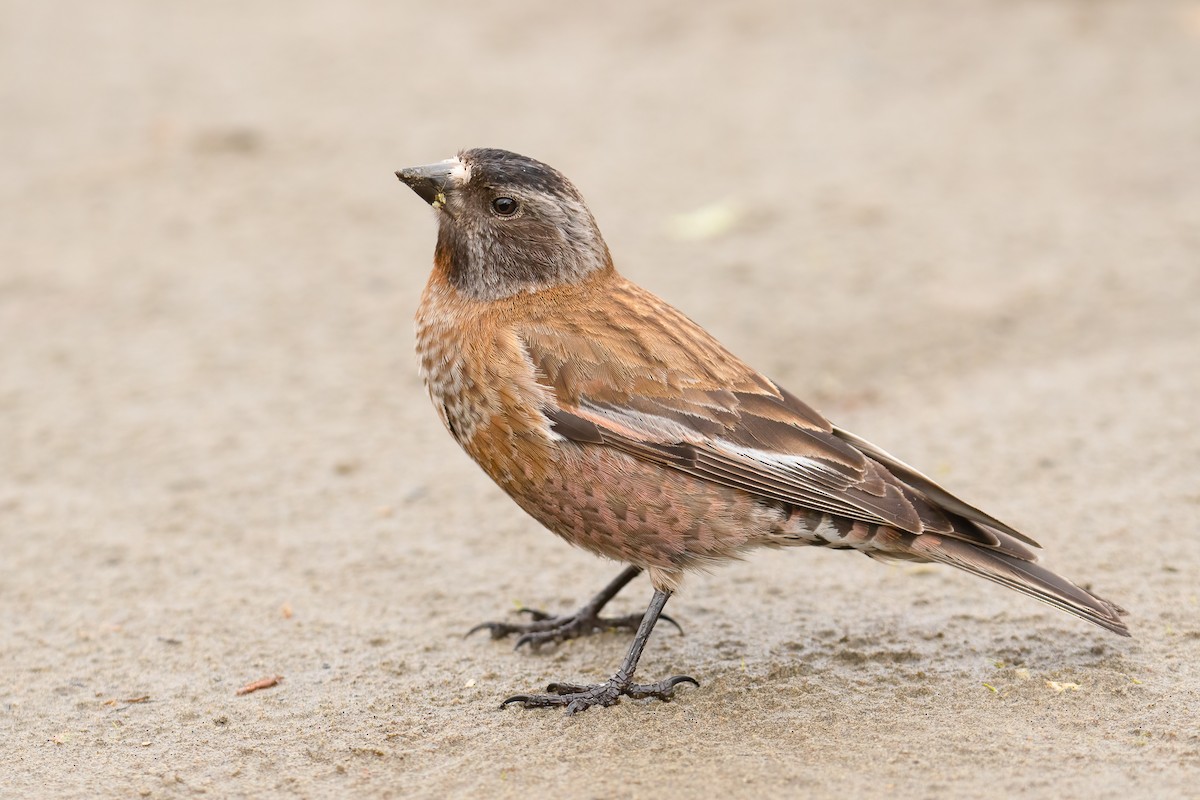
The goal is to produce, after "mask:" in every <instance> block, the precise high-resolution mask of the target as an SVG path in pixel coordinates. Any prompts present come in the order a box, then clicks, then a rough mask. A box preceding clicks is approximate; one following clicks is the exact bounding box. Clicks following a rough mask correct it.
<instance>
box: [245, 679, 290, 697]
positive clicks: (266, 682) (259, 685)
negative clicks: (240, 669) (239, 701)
mask: <svg viewBox="0 0 1200 800" xmlns="http://www.w3.org/2000/svg"><path fill="white" fill-rule="evenodd" d="M281 680H283V676H282V675H272V676H271V677H269V678H263V679H262V680H257V681H255V682H254V683H247V684H246V685H245V686H243V687H242V688H240V689H238V690H237V693H238V694H250V693H251V692H257V691H258V690H259V689H270V688H271V687H272V686H275V685H276V684H278V683H279V682H280V681H281Z"/></svg>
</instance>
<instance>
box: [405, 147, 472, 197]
mask: <svg viewBox="0 0 1200 800" xmlns="http://www.w3.org/2000/svg"><path fill="white" fill-rule="evenodd" d="M461 169H462V162H461V161H459V160H458V159H457V158H448V159H446V160H445V161H439V162H438V163H436V164H426V165H425V166H423V167H405V168H404V169H401V170H397V171H396V177H397V178H399V179H400V180H401V181H403V182H404V183H406V184H408V188H410V189H412V190H413V191H414V192H416V193H417V195H418V196H419V197H420V198H421V199H422V200H424V201H425V202H426V203H429V205H431V206H433V207H434V208H441V207H442V206H443V205H445V204H446V191H447V190H448V189H449V188H451V177H452V176H453V175H454V173H455V172H456V171H459V170H461Z"/></svg>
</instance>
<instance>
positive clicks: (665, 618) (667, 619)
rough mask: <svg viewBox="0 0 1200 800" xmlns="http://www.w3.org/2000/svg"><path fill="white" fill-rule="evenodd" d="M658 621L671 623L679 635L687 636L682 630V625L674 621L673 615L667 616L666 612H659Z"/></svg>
mask: <svg viewBox="0 0 1200 800" xmlns="http://www.w3.org/2000/svg"><path fill="white" fill-rule="evenodd" d="M658 621H659V622H669V623H671V624H672V625H674V626H675V630H677V631H679V635H680V636H687V634H686V633H684V632H683V627H682V626H681V625H680V624H679V623H678V622H676V621H675V619H674V618H673V617H669V616H667V615H666V614H659V615H658Z"/></svg>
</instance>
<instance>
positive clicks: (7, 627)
mask: <svg viewBox="0 0 1200 800" xmlns="http://www.w3.org/2000/svg"><path fill="white" fill-rule="evenodd" d="M485 145H486V146H501V147H507V148H509V149H514V150H518V151H520V152H524V153H527V154H529V155H533V156H535V157H538V158H541V159H543V160H545V161H547V162H549V163H551V164H554V165H556V166H558V167H560V168H562V169H563V170H564V171H565V172H567V174H569V175H570V176H571V177H572V178H573V179H574V180H575V182H576V183H577V184H578V185H579V186H580V187H581V188H582V190H583V191H584V193H585V194H586V196H587V197H588V198H589V201H590V203H591V206H592V209H593V211H594V212H595V214H596V216H597V217H598V219H599V221H600V223H601V226H602V228H603V230H604V231H605V233H606V236H607V238H608V242H609V244H610V246H611V248H612V250H613V252H614V254H615V256H616V259H617V263H618V265H619V267H620V268H621V269H622V270H623V271H624V272H625V273H626V274H627V275H629V276H630V277H632V278H634V279H635V280H637V281H639V282H641V283H643V284H645V285H647V286H649V287H650V288H652V289H654V290H655V291H657V292H659V293H661V294H663V295H664V296H666V297H667V298H668V299H669V300H670V301H671V302H673V303H674V304H676V305H677V306H679V307H680V308H682V309H684V310H685V311H686V312H687V313H688V314H689V315H691V316H692V317H693V318H695V319H697V320H698V321H700V322H701V323H702V324H703V325H705V326H706V327H708V328H709V329H710V330H712V331H713V332H714V333H716V334H717V335H718V336H719V337H720V338H721V339H722V340H724V341H725V342H726V343H727V344H728V345H729V346H730V347H731V348H732V349H733V350H734V351H735V352H738V353H739V354H741V355H742V356H744V357H745V358H746V359H747V360H748V361H750V362H751V363H753V364H755V365H757V366H759V367H760V368H761V369H763V370H764V371H766V372H767V373H768V374H771V375H772V376H773V377H775V378H776V379H777V380H778V381H780V382H781V383H783V384H784V385H786V386H788V387H789V388H790V389H791V390H792V391H794V392H795V393H796V394H799V395H800V396H802V397H805V398H806V399H809V400H810V401H811V402H813V403H814V404H815V405H816V406H817V407H819V408H821V409H822V410H823V411H824V412H825V413H826V414H827V415H829V416H830V417H831V418H833V419H834V420H835V421H836V422H838V423H839V424H841V425H842V426H844V427H847V428H849V429H851V430H854V431H856V432H858V433H859V434H860V435H862V436H865V437H867V438H869V439H872V440H873V441H876V442H877V443H879V444H880V445H881V446H883V447H885V448H887V449H888V450H890V451H892V452H894V453H896V454H898V455H899V456H901V457H903V458H905V459H906V460H908V461H910V462H912V463H914V464H916V465H918V466H919V467H921V468H923V469H925V470H927V471H929V472H931V473H932V474H933V475H934V476H935V477H937V478H938V479H939V480H942V481H944V482H945V483H946V484H947V485H948V486H949V487H950V488H951V489H953V490H954V491H956V492H958V493H960V494H961V495H963V496H964V497H966V498H967V499H968V500H970V501H973V502H975V503H977V504H979V505H981V506H983V507H985V508H986V509H988V510H989V511H991V512H992V513H994V514H996V515H997V516H999V517H1000V518H1002V519H1004V520H1006V521H1009V522H1011V523H1013V524H1014V525H1016V526H1017V527H1019V528H1021V529H1023V530H1025V531H1027V532H1028V533H1029V534H1031V535H1032V536H1034V537H1035V538H1038V539H1039V540H1041V541H1042V542H1043V544H1045V545H1046V546H1047V551H1046V559H1045V560H1046V562H1047V563H1048V564H1050V565H1052V566H1054V567H1056V568H1058V569H1061V570H1062V571H1063V572H1064V573H1066V574H1067V575H1069V576H1072V577H1073V578H1075V579H1076V580H1078V581H1080V582H1083V583H1087V584H1090V585H1091V586H1092V587H1093V588H1094V589H1095V590H1096V591H1097V592H1099V593H1100V594H1102V595H1104V596H1106V597H1110V598H1112V599H1114V600H1116V601H1118V602H1120V603H1122V604H1123V605H1125V606H1127V607H1128V608H1129V609H1130V612H1131V613H1130V616H1129V618H1128V619H1129V623H1130V626H1131V628H1132V629H1133V631H1134V634H1135V638H1133V639H1132V640H1122V639H1120V638H1118V637H1115V636H1112V635H1110V634H1107V633H1105V632H1103V631H1101V630H1100V629H1098V628H1094V627H1092V626H1089V625H1087V624H1085V623H1083V622H1080V621H1078V620H1075V619H1073V618H1071V617H1068V616H1066V615H1065V614H1062V613H1059V612H1057V611H1054V610H1053V609H1050V608H1047V607H1044V606H1041V605H1038V604H1037V603H1035V602H1033V601H1031V600H1028V599H1026V598H1023V597H1020V596H1018V595H1016V594H1014V593H1011V592H1008V591H1006V590H1003V589H1001V588H998V587H994V586H992V585H990V584H985V583H984V582H982V581H979V580H977V579H974V578H971V577H969V576H966V575H962V574H957V573H954V572H952V571H951V570H948V569H943V568H931V567H915V568H914V567H907V568H906V567H888V566H881V565H879V564H875V563H872V562H871V561H869V560H868V559H866V558H862V557H860V556H857V555H854V554H845V553H836V552H826V551H815V550H814V551H807V550H795V551H789V552H770V553H763V554H760V555H757V556H754V557H752V558H750V559H748V560H747V561H746V562H745V563H742V564H737V565H733V566H731V567H729V568H726V569H723V570H720V571H718V572H715V573H713V574H702V575H695V576H693V577H692V578H691V579H690V581H689V583H688V584H687V585H686V586H685V589H684V591H683V592H682V593H681V594H680V595H678V596H677V597H675V598H673V599H672V602H671V604H670V606H669V608H668V611H669V612H670V613H671V614H673V615H674V616H675V617H676V618H677V619H678V620H679V621H680V623H681V624H682V625H683V626H684V628H685V630H686V635H685V636H680V635H678V634H675V633H673V632H671V631H670V630H660V631H658V632H656V634H655V636H654V637H653V639H652V641H651V643H650V647H649V649H648V651H647V655H646V657H645V659H644V660H643V669H644V674H645V675H647V676H661V675H665V674H672V673H675V672H687V673H690V674H693V675H695V676H696V677H697V678H699V679H700V681H701V683H702V686H701V688H699V689H684V690H682V692H681V696H680V697H679V699H678V700H677V701H676V702H674V703H671V704H657V703H649V704H647V703H634V702H625V703H622V704H621V705H619V706H617V707H615V708H612V709H607V710H598V711H592V712H589V713H587V714H584V715H580V716H578V717H575V718H566V717H565V716H563V715H561V714H560V713H557V712H527V711H522V710H519V709H515V708H510V709H507V710H500V708H499V707H498V703H499V701H500V700H501V699H502V698H504V697H505V696H507V695H509V694H512V693H514V692H519V691H528V690H533V689H538V688H540V687H541V685H542V684H544V683H546V682H547V681H550V680H555V679H565V680H579V679H589V680H594V679H602V678H604V677H606V676H607V675H608V674H609V673H610V671H611V670H612V669H613V668H614V667H615V666H616V664H617V662H618V661H619V659H620V657H621V655H622V654H623V653H624V650H625V647H626V645H627V641H628V637H627V636H625V635H621V634H607V635H603V636H597V637H593V638H591V639H588V640H585V641H577V642H572V643H568V644H566V645H564V646H562V647H560V648H558V649H557V650H548V651H544V652H542V653H528V652H521V653H514V652H513V651H512V647H511V643H505V642H492V641H489V640H488V639H487V638H486V637H482V636H481V637H476V638H471V639H464V638H463V637H462V633H463V632H464V631H465V630H466V629H468V628H469V627H470V626H471V625H473V624H474V623H476V622H478V621H480V620H483V619H494V618H511V619H515V614H514V613H513V610H514V603H526V604H530V605H537V606H542V607H547V608H551V609H555V610H566V609H570V608H574V607H575V606H576V605H577V604H578V603H579V602H581V601H582V600H583V599H584V598H585V597H587V596H589V595H590V594H591V593H592V592H594V591H595V590H596V589H598V588H599V587H600V586H602V585H603V584H604V583H605V582H607V581H608V580H609V578H611V577H612V576H613V575H615V574H616V572H617V570H618V567H617V565H614V564H609V563H605V562H602V561H600V560H598V559H596V558H594V557H592V556H590V555H588V554H587V553H584V552H582V551H578V550H573V549H571V548H569V547H568V546H566V545H565V544H563V543H562V542H560V541H559V540H558V539H556V538H555V537H553V536H551V535H549V534H547V533H546V532H545V531H543V530H541V529H539V528H538V526H537V525H536V524H535V523H533V522H532V521H531V520H530V519H528V518H526V517H525V516H524V515H523V514H522V512H520V511H519V510H518V509H517V508H516V507H515V506H514V505H512V504H511V503H510V502H509V501H508V500H507V498H505V497H504V496H503V495H502V494H501V492H500V491H499V490H498V489H497V488H495V487H494V486H493V485H492V484H491V483H490V482H489V481H488V480H487V479H486V478H485V477H484V476H483V475H482V473H480V472H479V471H478V469H477V468H476V467H475V466H474V465H473V464H471V463H470V462H469V460H468V459H467V457H466V456H465V455H463V454H462V453H461V452H460V451H459V450H458V449H457V447H456V446H455V445H454V443H453V442H452V441H451V440H450V438H449V437H448V436H447V435H446V434H445V433H444V432H443V431H442V430H441V429H440V426H439V425H438V423H437V421H436V418H435V416H434V413H433V411H432V409H431V408H430V407H429V404H428V401H427V400H426V398H425V394H424V391H423V389H422V387H421V386H420V382H419V380H418V378H417V376H416V364H415V359H414V357H413V355H412V326H411V318H412V314H413V312H414V310H415V307H416V304H417V298H418V294H419V292H420V289H421V287H422V285H423V283H424V280H425V277H426V274H427V271H428V265H429V260H430V257H431V254H432V247H433V237H434V223H433V219H432V214H431V212H430V211H429V210H428V209H426V208H423V207H422V206H421V204H420V203H419V201H417V200H416V198H414V197H413V196H412V195H411V193H409V192H408V191H407V190H406V189H404V187H402V186H400V185H398V184H397V182H396V180H395V178H394V177H393V176H392V174H391V171H392V170H393V169H396V168H399V167H401V166H406V165H409V164H413V163H420V162H425V161H432V160H435V159H439V158H444V157H447V156H449V155H451V154H453V153H454V152H455V151H456V150H457V149H459V148H461V147H468V146H485ZM0 152H2V153H3V158H2V159H0V569H2V572H0V618H2V620H3V621H2V623H0V796H3V797H14V798H16V797H21V798H25V797H137V796H142V797H161V798H177V797H193V796H197V795H205V796H208V797H250V796H254V797H270V796H290V797H306V798H307V797H312V798H320V797H396V798H401V797H431V798H434V797H437V798H441V797H456V796H457V797H487V798H490V797H519V798H535V797H558V798H575V797H581V798H613V797H617V798H624V797H633V798H656V799H657V798H676V797H688V798H691V797H739V798H740V797H751V798H754V797H763V798H775V797H836V798H851V797H872V796H878V797H944V798H959V797H984V796H990V797H1036V798H1043V797H1044V798H1059V797H1091V798H1121V800H1128V798H1141V797H1189V796H1190V797H1200V666H1198V665H1200V601H1198V599H1197V598H1198V594H1200V581H1198V580H1197V577H1198V575H1200V547H1198V545H1200V5H1198V4H1197V3H1196V2H1187V3H1182V4H1175V3H1168V2H1115V1H1112V2H1102V1H1100V0H1095V1H1093V0H1077V1H1075V2H1065V1H1060V0H1020V1H1018V2H1008V1H1007V0H978V1H976V0H969V1H968V2H958V3H952V2H911V3H893V2H885V0H878V2H848V3H845V2H837V1H836V0H814V1H812V2H808V1H806V2H797V3H785V2H778V3H772V2H747V3H716V2H701V3H683V2H679V3H673V4H669V3H660V2H649V3H639V2H622V3H615V4H614V3H608V4H596V5H595V6H594V7H589V6H584V5H583V4H570V3H530V2H525V1H524V0H509V2H502V3H501V2H497V3H487V4H484V3H478V4H453V3H415V2H396V3H388V2H365V1H364V2H352V3H332V2H330V3H316V2H282V1H280V2H258V1H257V0H245V1H244V2H227V1H225V0H213V1H212V2H200V3H172V2H161V0H141V1H140V2H137V1H135V0H111V1H110V2H94V3H86V2H74V3H71V2H39V1H38V0H24V1H22V0H4V2H2V3H0ZM697 212H699V214H698V215H697ZM648 597H649V587H648V584H647V583H646V582H645V580H644V579H640V580H639V581H637V582H636V583H634V584H633V585H632V586H630V588H629V589H628V590H627V592H626V594H624V595H622V596H621V597H620V598H619V599H618V600H617V601H616V602H615V603H614V606H615V608H616V609H617V610H619V611H622V612H631V611H636V610H639V609H640V608H642V607H644V604H645V602H646V600H647V599H648ZM273 675H281V676H283V680H282V681H281V682H280V683H279V684H278V685H277V686H275V687H273V688H269V689H263V690H261V691H258V692H256V693H253V694H247V695H243V696H238V695H237V694H236V691H237V689H238V688H239V687H241V686H243V685H244V684H247V683H250V682H252V681H255V680H258V679H261V678H264V677H267V676H273Z"/></svg>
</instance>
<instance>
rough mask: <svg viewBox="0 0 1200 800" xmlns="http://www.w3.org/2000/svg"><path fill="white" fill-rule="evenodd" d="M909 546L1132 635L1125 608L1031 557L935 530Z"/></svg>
mask: <svg viewBox="0 0 1200 800" xmlns="http://www.w3.org/2000/svg"><path fill="white" fill-rule="evenodd" d="M909 546H910V547H911V549H912V552H913V553H914V554H915V555H917V556H919V557H921V558H926V559H929V560H930V561H940V562H941V563H943V564H949V565H951V566H954V567H958V568H959V569H962V570H966V571H967V572H971V573H974V574H975V575H978V576H980V577H981V578H987V579H988V580H989V581H995V582H996V583H998V584H1000V585H1002V586H1007V587H1009V588H1010V589H1016V590H1017V591H1018V592H1021V593H1023V594H1027V595H1029V596H1030V597H1034V598H1036V599H1038V600H1041V601H1042V602H1043V603H1049V604H1050V605H1052V606H1054V607H1055V608H1061V609H1062V610H1063V611H1066V612H1067V613H1068V614H1074V615H1075V616H1077V617H1079V618H1081V619H1086V620H1087V621H1088V622H1092V623H1095V624H1096V625H1099V626H1100V627H1102V628H1107V629H1108V630H1110V631H1112V632H1113V633H1117V634H1120V635H1121V636H1128V635H1129V629H1128V628H1127V627H1125V623H1124V622H1122V621H1121V615H1122V614H1124V613H1125V609H1123V608H1121V607H1120V606H1118V605H1117V604H1115V603H1110V602H1109V601H1108V600H1105V599H1103V598H1101V597H1097V596H1096V595H1094V594H1092V593H1091V592H1089V591H1087V590H1085V589H1081V588H1080V587H1078V586H1076V585H1075V584H1073V583H1071V582H1070V581H1069V580H1067V579H1066V578H1064V577H1062V576H1061V575H1057V574H1055V573H1053V572H1051V571H1050V570H1048V569H1046V568H1045V567H1041V566H1038V565H1037V564H1034V563H1033V562H1031V561H1024V560H1022V559H1019V558H1014V557H1013V556H1010V555H1006V554H1004V553H1001V552H998V551H996V550H989V549H987V548H985V547H980V546H977V545H973V544H970V543H969V542H964V541H961V540H958V539H950V538H946V537H942V536H936V535H931V534H922V535H920V536H915V537H913V538H912V540H911V541H910V544H909Z"/></svg>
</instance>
